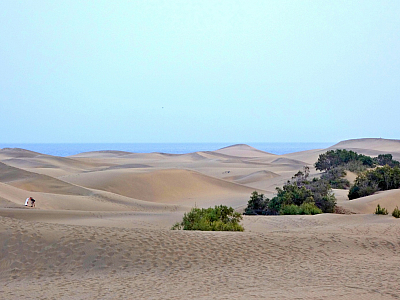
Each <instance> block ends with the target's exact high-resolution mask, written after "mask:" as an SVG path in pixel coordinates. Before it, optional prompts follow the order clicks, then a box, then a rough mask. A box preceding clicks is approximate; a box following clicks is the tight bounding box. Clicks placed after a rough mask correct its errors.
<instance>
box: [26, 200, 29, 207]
mask: <svg viewBox="0 0 400 300" xmlns="http://www.w3.org/2000/svg"><path fill="white" fill-rule="evenodd" d="M28 203H29V198H26V200H25V206H28Z"/></svg>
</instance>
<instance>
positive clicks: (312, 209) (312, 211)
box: [299, 203, 322, 215]
mask: <svg viewBox="0 0 400 300" xmlns="http://www.w3.org/2000/svg"><path fill="white" fill-rule="evenodd" d="M299 210H300V215H317V214H322V210H321V209H319V208H318V207H317V206H315V204H313V203H303V204H302V205H300V207H299Z"/></svg>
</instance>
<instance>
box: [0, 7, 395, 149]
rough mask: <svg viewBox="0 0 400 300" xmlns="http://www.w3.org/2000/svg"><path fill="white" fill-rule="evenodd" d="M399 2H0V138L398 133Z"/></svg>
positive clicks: (303, 138)
mask: <svg viewBox="0 0 400 300" xmlns="http://www.w3.org/2000/svg"><path fill="white" fill-rule="evenodd" d="M399 16H400V1H397V0H394V1H282V0H279V1H249V0H246V1H233V0H230V1H172V0H171V1H16V0H11V1H8V0H3V1H1V2H0V39H1V47H0V104H1V118H0V142H2V143H13V142H15V143H17V142H24V143H33V142H39V143H40V142H49V143H55V142H132V143H135V142H238V143H239V142H337V141H340V140H344V139H349V138H359V137H383V138H396V139H398V138H400V126H398V124H399V121H398V120H399V115H400V105H399V104H400V103H399V102H400V101H399V95H400V61H399V58H400V55H399V51H400V17H399Z"/></svg>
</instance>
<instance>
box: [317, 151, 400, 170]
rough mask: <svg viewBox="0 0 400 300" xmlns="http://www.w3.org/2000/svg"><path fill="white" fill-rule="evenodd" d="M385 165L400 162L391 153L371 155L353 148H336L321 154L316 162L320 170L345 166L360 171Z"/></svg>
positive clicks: (396, 164)
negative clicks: (360, 152)
mask: <svg viewBox="0 0 400 300" xmlns="http://www.w3.org/2000/svg"><path fill="white" fill-rule="evenodd" d="M385 165H388V166H389V167H396V166H397V167H400V162H398V161H397V160H394V159H393V156H392V155H391V154H379V155H378V156H377V157H370V156H367V155H363V154H358V153H357V152H354V151H351V150H346V149H336V150H330V151H327V152H326V153H324V154H320V155H319V157H318V160H317V162H316V163H315V168H316V169H317V170H320V171H329V170H331V169H333V168H337V167H343V168H344V169H346V170H349V171H352V172H357V173H358V172H362V171H365V170H366V169H368V168H373V167H375V166H385Z"/></svg>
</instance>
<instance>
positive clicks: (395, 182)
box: [349, 165, 400, 200]
mask: <svg viewBox="0 0 400 300" xmlns="http://www.w3.org/2000/svg"><path fill="white" fill-rule="evenodd" d="M398 188H400V168H399V167H398V166H395V167H393V168H392V167H390V166H389V165H386V166H384V167H377V168H375V169H372V170H368V171H365V172H363V173H361V174H359V175H358V176H357V178H356V180H355V182H354V185H353V186H352V187H351V189H350V191H349V199H350V200H352V199H356V198H360V197H365V196H368V195H372V194H373V193H375V192H376V191H385V190H391V189H398Z"/></svg>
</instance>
